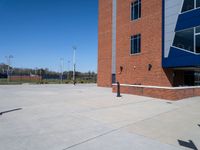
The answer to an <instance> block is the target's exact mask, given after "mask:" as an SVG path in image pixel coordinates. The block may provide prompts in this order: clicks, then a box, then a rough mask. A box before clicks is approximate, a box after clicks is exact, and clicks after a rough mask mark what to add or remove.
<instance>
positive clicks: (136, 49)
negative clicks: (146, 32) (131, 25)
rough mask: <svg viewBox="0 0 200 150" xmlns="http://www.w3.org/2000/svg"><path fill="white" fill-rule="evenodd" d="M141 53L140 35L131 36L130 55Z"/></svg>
mask: <svg viewBox="0 0 200 150" xmlns="http://www.w3.org/2000/svg"><path fill="white" fill-rule="evenodd" d="M140 52H141V35H140V34H137V35H133V36H131V54H137V53H140Z"/></svg>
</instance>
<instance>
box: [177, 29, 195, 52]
mask: <svg viewBox="0 0 200 150" xmlns="http://www.w3.org/2000/svg"><path fill="white" fill-rule="evenodd" d="M173 46H175V47H178V48H181V49H185V50H188V51H191V52H194V29H193V28H192V29H187V30H183V31H178V32H176V34H175V38H174V43H173Z"/></svg>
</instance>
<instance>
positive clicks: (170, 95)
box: [113, 86, 200, 100]
mask: <svg viewBox="0 0 200 150" xmlns="http://www.w3.org/2000/svg"><path fill="white" fill-rule="evenodd" d="M120 90H121V93H126V94H134V95H140V96H148V97H154V98H160V99H167V100H181V99H184V98H189V97H194V96H200V87H199V88H188V89H187V88H186V89H162V88H160V89H159V88H145V87H133V86H121V87H120ZM116 91H117V87H116V86H113V92H116Z"/></svg>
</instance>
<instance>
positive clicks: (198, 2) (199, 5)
mask: <svg viewBox="0 0 200 150" xmlns="http://www.w3.org/2000/svg"><path fill="white" fill-rule="evenodd" d="M198 7H200V0H197V8H198Z"/></svg>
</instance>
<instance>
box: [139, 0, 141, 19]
mask: <svg viewBox="0 0 200 150" xmlns="http://www.w3.org/2000/svg"><path fill="white" fill-rule="evenodd" d="M139 18H141V1H139Z"/></svg>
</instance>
